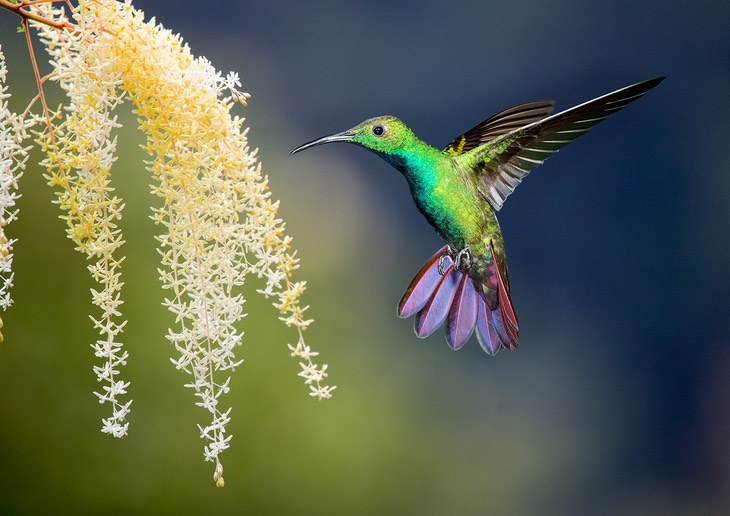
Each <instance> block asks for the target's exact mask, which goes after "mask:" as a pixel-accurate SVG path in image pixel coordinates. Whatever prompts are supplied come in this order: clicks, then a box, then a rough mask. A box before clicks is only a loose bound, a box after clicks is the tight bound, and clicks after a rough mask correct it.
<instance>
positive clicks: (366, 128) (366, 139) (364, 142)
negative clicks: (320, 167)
mask: <svg viewBox="0 0 730 516" xmlns="http://www.w3.org/2000/svg"><path fill="white" fill-rule="evenodd" d="M413 138H414V135H413V131H411V129H410V128H409V127H408V126H407V125H406V124H404V123H403V122H401V121H400V120H398V119H397V118H396V117H394V116H378V117H375V118H370V119H369V120H365V121H364V122H362V123H361V124H358V125H356V126H355V127H353V128H352V129H348V130H347V131H343V132H341V133H336V134H332V135H330V136H325V137H323V138H318V139H316V140H313V141H311V142H308V143H305V144H304V145H301V146H299V147H297V148H296V149H294V150H293V151H292V154H294V153H295V152H299V151H302V150H304V149H308V148H309V147H314V146H315V145H321V144H323V143H331V142H349V143H354V144H355V145H359V146H360V147H364V148H366V149H368V150H370V151H373V152H374V153H376V154H379V155H381V156H388V155H392V154H394V153H395V152H397V151H398V150H400V149H403V148H405V147H406V146H407V145H408V143H409V142H410V141H411V140H412V139H413Z"/></svg>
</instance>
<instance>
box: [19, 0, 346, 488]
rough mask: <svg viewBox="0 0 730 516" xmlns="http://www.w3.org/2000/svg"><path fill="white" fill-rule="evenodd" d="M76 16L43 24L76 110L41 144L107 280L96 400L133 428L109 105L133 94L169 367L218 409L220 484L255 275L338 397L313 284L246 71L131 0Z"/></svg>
mask: <svg viewBox="0 0 730 516" xmlns="http://www.w3.org/2000/svg"><path fill="white" fill-rule="evenodd" d="M30 8H31V9H33V10H34V12H35V13H37V14H38V15H39V16H42V17H44V18H46V19H53V20H61V19H63V13H62V11H61V10H60V9H55V8H51V7H49V6H48V5H46V4H38V5H34V6H32V7H30ZM72 20H73V22H74V24H75V25H74V27H76V28H75V29H74V30H63V29H58V28H54V27H51V26H48V25H43V24H38V29H39V31H40V32H41V39H42V41H43V43H44V44H45V45H46V48H47V50H48V52H49V53H50V55H51V58H52V62H53V63H54V67H55V69H54V74H53V77H52V78H53V79H54V80H56V81H57V82H58V83H59V84H60V86H61V88H63V89H64V90H65V92H66V94H67V96H68V104H67V106H66V109H65V110H64V112H63V113H57V114H56V116H58V117H60V118H61V122H60V123H58V124H54V125H53V126H52V127H50V128H49V130H47V131H46V132H44V133H43V134H42V135H41V137H40V141H41V143H42V145H43V147H44V148H45V149H47V150H48V157H47V159H46V160H45V162H44V163H45V165H46V167H47V170H48V179H49V183H50V184H51V185H53V186H55V187H57V188H58V197H57V202H58V204H59V205H60V207H61V209H62V210H63V212H64V218H65V219H66V222H67V224H68V227H67V232H68V236H69V237H70V238H71V239H72V240H73V241H74V242H75V243H76V246H77V248H78V249H79V250H80V251H82V252H84V253H85V254H86V255H87V256H88V257H89V259H90V260H92V262H93V263H92V264H91V265H90V266H89V269H90V271H91V273H92V275H93V277H94V279H95V280H96V281H97V282H98V284H99V288H98V290H94V291H93V292H92V296H93V301H94V303H95V304H96V305H97V306H98V307H99V308H100V309H101V316H99V317H95V318H94V324H95V326H96V328H97V329H98V331H99V334H100V338H99V340H98V341H97V342H96V343H95V344H94V349H95V352H96V354H97V356H98V357H100V358H101V359H102V365H101V366H98V367H96V368H95V371H96V373H97V375H98V377H99V380H100V381H101V382H103V385H104V386H103V388H102V392H100V393H97V395H98V396H99V399H100V401H101V402H109V403H111V404H112V407H113V414H112V416H111V417H110V418H108V419H106V420H105V421H104V426H103V430H104V431H105V432H109V433H111V434H112V435H115V436H122V435H124V434H125V433H126V432H127V423H126V422H125V417H126V415H127V414H128V412H129V403H130V402H129V401H122V400H121V398H122V397H123V396H124V395H125V394H126V390H127V386H128V384H127V383H126V382H123V381H121V380H120V379H119V371H120V367H121V366H122V365H124V364H125V362H126V360H127V354H126V352H125V351H122V348H121V344H120V343H119V342H118V339H117V337H118V336H119V334H120V332H121V330H122V328H123V327H124V324H125V322H124V320H123V319H122V318H121V313H120V308H121V298H120V295H119V294H120V289H121V286H122V283H121V281H120V264H121V262H122V258H120V257H118V248H119V247H120V246H121V245H122V243H123V240H122V235H121V233H120V230H119V228H118V227H117V223H118V221H119V219H120V217H121V211H122V203H121V200H120V199H119V198H117V197H116V196H114V195H113V188H112V187H111V185H110V183H109V177H110V170H111V168H112V163H113V161H114V151H115V145H116V139H115V137H114V136H113V131H114V129H115V128H116V127H117V126H118V123H117V119H116V117H115V116H114V114H113V111H114V108H115V107H116V106H117V105H118V104H119V103H120V101H121V100H122V98H123V97H126V98H128V99H129V100H131V102H132V103H133V105H134V111H135V113H136V115H137V117H138V122H139V126H140V128H141V130H142V131H143V132H144V133H145V134H146V137H147V142H146V144H145V146H144V148H145V150H146V151H147V153H148V154H149V156H150V159H149V161H147V162H146V167H147V170H148V171H149V172H150V173H151V175H152V177H153V184H152V185H151V191H152V193H153V194H154V195H155V196H156V197H157V198H158V199H159V201H160V202H159V205H158V206H157V207H155V208H153V216H152V217H153V219H154V221H155V222H156V223H157V224H159V225H160V227H161V228H162V232H161V234H160V235H159V237H158V240H159V252H160V255H161V262H162V266H161V267H160V269H159V274H160V278H161V280H162V284H163V287H164V288H165V289H166V290H167V291H168V292H169V294H168V295H167V298H166V299H165V301H164V304H165V305H166V306H167V307H168V309H169V310H170V312H172V313H173V314H174V317H175V326H174V327H173V328H171V329H170V330H169V332H168V335H167V338H168V340H169V341H170V342H171V343H172V345H173V346H174V347H175V349H176V351H177V355H176V357H175V358H173V359H172V361H173V363H174V364H175V366H176V368H178V369H179V370H182V371H184V372H186V373H188V374H189V375H190V376H191V380H190V382H188V383H187V384H186V386H187V387H190V388H191V389H193V390H194V392H195V395H196V397H197V398H198V400H197V405H199V406H201V407H203V408H205V409H206V410H207V411H208V412H209V413H210V415H211V419H210V420H209V422H208V423H207V424H205V425H200V434H201V437H202V438H203V439H204V440H205V442H206V445H205V449H204V454H205V458H206V460H213V461H216V473H215V475H214V478H215V480H216V482H217V483H218V484H219V485H222V483H223V479H222V467H221V465H220V461H219V454H220V453H221V452H222V451H224V450H225V449H226V448H228V446H229V441H230V438H231V436H230V435H228V434H227V433H226V425H227V423H228V422H229V419H230V410H231V409H230V408H225V407H223V406H222V405H221V404H220V397H221V395H222V394H224V393H226V392H228V390H229V387H228V384H229V380H230V376H229V371H232V370H233V369H235V368H236V367H237V366H239V365H240V364H241V363H242V360H241V359H240V358H238V357H237V356H236V348H237V347H238V346H239V345H240V344H241V339H242V333H241V332H240V330H238V329H237V328H236V324H237V323H238V322H239V321H240V319H241V318H242V317H243V316H244V312H243V304H244V299H243V296H242V294H241V292H240V291H241V289H240V287H241V286H242V285H243V283H244V281H245V279H246V278H247V277H248V276H251V275H254V276H258V277H260V278H262V279H263V280H264V282H265V285H264V287H263V288H261V289H259V292H260V293H262V294H263V295H265V296H267V297H268V296H273V297H274V306H275V307H276V308H277V309H278V310H279V311H280V312H281V316H280V318H281V319H282V321H284V323H285V324H286V325H288V326H290V327H293V328H294V329H295V330H296V334H297V341H296V343H295V344H290V345H289V348H290V351H291V354H292V356H294V357H297V358H299V360H300V366H301V369H302V371H301V373H300V375H301V376H303V377H304V379H305V383H306V384H307V385H308V386H309V388H310V394H311V395H312V396H314V397H316V398H319V399H324V398H329V397H330V396H331V393H332V390H333V389H334V387H331V386H328V385H326V384H325V379H326V377H327V366H326V365H323V366H321V367H320V366H318V365H316V364H315V363H314V361H313V359H314V358H316V356H317V353H316V352H314V351H312V350H311V349H310V348H309V346H307V345H306V344H305V342H304V339H303V337H302V332H303V331H304V330H305V329H306V328H307V326H308V325H309V324H310V323H311V320H308V319H306V318H305V315H304V313H305V310H306V307H303V306H301V305H300V303H299V298H300V296H301V294H302V293H303V291H304V289H305V284H304V282H292V281H291V279H290V278H291V276H292V273H293V272H294V270H295V269H296V268H297V267H298V260H297V258H296V256H295V253H294V252H293V251H292V250H291V238H290V237H289V236H286V235H285V233H284V223H283V222H282V220H281V219H279V218H278V216H277V211H278V202H276V201H273V200H272V199H271V196H270V192H269V191H268V185H267V178H266V177H265V176H263V175H262V173H261V164H260V163H259V162H258V161H257V158H256V156H255V152H253V151H251V149H250V148H249V145H248V141H247V137H246V134H247V129H246V128H244V127H243V119H242V118H239V117H236V116H232V114H231V109H232V108H233V107H234V106H235V105H236V104H237V103H242V104H244V105H245V102H246V99H247V98H248V95H247V94H246V93H243V92H241V91H240V90H239V88H240V82H239V79H238V76H237V75H236V74H229V75H227V76H225V77H224V76H223V75H222V74H221V73H220V72H218V71H216V70H215V68H213V66H212V65H211V64H210V63H209V62H208V61H207V60H206V59H205V58H196V57H194V56H193V55H192V54H191V52H190V49H189V48H188V47H187V45H184V44H183V42H182V40H181V38H180V37H179V36H177V35H174V34H173V33H171V32H170V31H168V30H166V29H164V28H163V27H162V26H161V25H158V24H157V23H156V22H155V21H154V19H153V20H150V21H148V22H145V21H144V17H143V13H142V12H141V11H139V10H136V9H134V8H133V7H132V6H131V4H130V3H129V2H117V1H114V0H79V2H78V6H77V7H76V8H74V10H73V12H72Z"/></svg>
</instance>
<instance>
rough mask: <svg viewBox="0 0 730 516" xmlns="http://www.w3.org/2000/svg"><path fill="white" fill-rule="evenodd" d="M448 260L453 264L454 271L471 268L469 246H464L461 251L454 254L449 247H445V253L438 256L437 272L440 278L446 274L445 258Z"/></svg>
mask: <svg viewBox="0 0 730 516" xmlns="http://www.w3.org/2000/svg"><path fill="white" fill-rule="evenodd" d="M447 257H448V258H450V259H451V261H452V262H454V269H456V270H457V271H458V270H463V269H467V268H469V267H470V266H471V253H470V251H469V246H466V247H465V248H464V249H462V250H461V251H459V252H458V253H457V252H454V250H453V249H451V246H446V252H445V253H444V254H442V255H441V256H439V262H438V271H439V274H440V275H441V276H443V275H444V273H445V272H446V258H447Z"/></svg>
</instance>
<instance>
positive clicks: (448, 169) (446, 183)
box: [404, 154, 487, 249]
mask: <svg viewBox="0 0 730 516" xmlns="http://www.w3.org/2000/svg"><path fill="white" fill-rule="evenodd" d="M439 157H440V159H439V160H437V161H435V162H434V161H431V162H428V161H426V160H424V162H423V163H421V164H420V166H416V167H411V169H410V170H408V171H407V172H405V171H404V175H405V176H406V179H407V180H408V183H409V186H410V189H411V194H412V195H413V200H414V201H415V203H416V207H417V208H418V210H419V211H420V212H421V213H422V214H423V216H424V217H426V220H428V222H429V223H430V224H431V226H433V228H434V229H435V230H436V232H437V233H438V234H439V235H440V236H441V237H442V238H443V239H444V240H445V241H446V242H447V243H448V244H449V245H450V246H451V247H452V248H454V249H463V248H464V247H465V246H467V245H471V244H473V243H475V242H476V241H478V240H480V232H481V229H482V228H484V222H485V217H486V215H487V214H486V213H485V212H484V206H483V202H480V199H479V198H478V195H479V194H478V192H477V189H476V184H471V183H470V181H469V180H468V178H467V177H465V176H464V174H463V173H462V172H461V170H459V169H458V168H457V167H456V165H455V163H454V162H453V160H451V159H450V158H449V157H447V156H444V155H443V154H441V155H440V156H439Z"/></svg>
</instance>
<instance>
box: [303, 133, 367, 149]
mask: <svg viewBox="0 0 730 516" xmlns="http://www.w3.org/2000/svg"><path fill="white" fill-rule="evenodd" d="M354 137H355V135H354V134H353V133H349V132H347V131H343V132H341V133H336V134H331V135H329V136H323V137H322V138H317V139H316V140H312V141H311V142H307V143H305V144H304V145H300V146H299V147H297V148H296V149H294V150H293V151H291V153H292V154H295V153H297V152H299V151H303V150H304V149H308V148H310V147H314V146H315V145H322V144H324V143H332V142H349V141H350V140H352V139H353V138H354Z"/></svg>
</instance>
